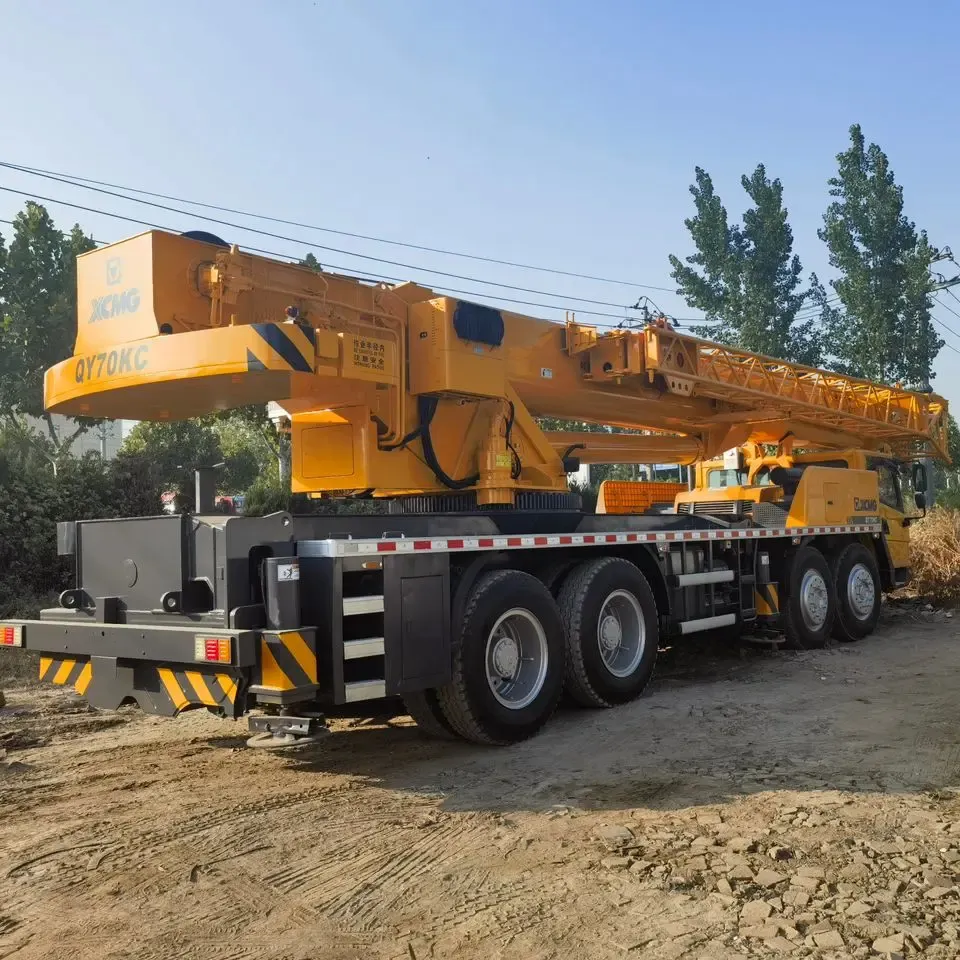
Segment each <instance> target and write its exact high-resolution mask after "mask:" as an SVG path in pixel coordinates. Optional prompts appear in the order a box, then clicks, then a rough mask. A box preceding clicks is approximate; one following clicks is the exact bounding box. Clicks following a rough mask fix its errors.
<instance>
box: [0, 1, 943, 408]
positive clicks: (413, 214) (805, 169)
mask: <svg viewBox="0 0 960 960" xmlns="http://www.w3.org/2000/svg"><path fill="white" fill-rule="evenodd" d="M908 11H909V12H908ZM958 26H960V8H956V9H951V6H950V5H948V4H942V3H941V4H936V5H935V4H933V3H914V4H913V5H911V6H910V7H909V8H908V7H907V6H906V5H905V4H902V3H893V2H891V0H875V2H862V0H844V2H841V3H838V2H836V0H834V2H832V3H826V2H823V0H808V2H806V3H804V4H785V3H784V4H771V3H769V2H765V3H760V2H754V0H732V2H729V3H717V2H715V0H714V2H706V0H696V2H674V3H668V2H640V0H638V2H634V3H626V2H594V3H590V4H588V3H585V2H581V3H575V2H571V0H554V2H546V0H536V2H534V0H513V2H508V0H483V2H475V3H470V4H468V3H449V2H448V3H442V2H439V0H437V2H432V0H431V2H427V0H380V2H374V0H316V2H311V0H282V2H281V0H278V2H274V3H270V4H268V3H266V2H262V3H255V2H244V0H237V2H234V3H232V4H229V5H227V6H224V5H219V4H212V3H186V2H169V3H166V4H163V5H158V4H156V3H147V2H142V0H138V2H125V3H119V2H115V0H109V2H107V0H101V2H98V3H97V4H95V5H94V4H75V3H68V2H65V0H47V2H45V3H43V4H42V5H37V4H33V5H30V4H24V3H21V2H17V0H0V63H2V64H3V65H4V76H5V81H6V83H5V89H4V95H3V100H2V104H3V105H2V108H0V160H4V161H12V162H16V163H22V164H27V165H31V166H37V167H45V168H49V169H53V170H60V171H65V172H68V173H72V174H78V175H81V176H87V177H91V178H96V179H102V180H109V181H114V182H117V183H122V184H128V185H130V186H135V187H143V188H146V189H152V190H157V191H161V192H164V193H170V194H174V195H178V196H183V197H187V198H192V199H197V200H203V201H206V202H209V203H216V204H224V205H227V206H232V207H237V208H241V209H245V210H252V211H256V212H264V213H268V214H273V215H276V216H280V217H286V218H290V219H294V220H299V221H303V222H306V223H311V224H319V225H322V226H328V227H332V228H336V229H341V230H347V231H352V232H357V233H364V234H370V235H375V236H378V237H386V238H391V239H395V240H401V241H407V242H411V243H416V244H425V245H429V246H436V247H442V248H446V249H452V250H457V251H465V252H471V253H476V254H480V255H485V256H490V257H495V258H500V259H507V260H518V261H523V262H525V263H533V264H541V265H544V266H549V267H555V268H559V269H563V270H569V271H574V272H577V273H585V274H593V275H599V276H604V277H611V278H616V279H622V280H628V281H630V282H631V283H632V284H648V285H651V286H652V287H666V288H668V291H667V292H664V291H662V290H653V289H647V288H645V287H641V286H630V285H625V286H616V285H610V284H603V283H598V282H593V281H588V280H581V279H574V278H569V277H561V276H554V275H550V274H543V273H535V272H530V271H523V270H516V269H512V268H509V267H503V266H497V265H493V264H488V263H479V262H475V261H470V260H462V259H457V258H452V257H443V256H439V255H431V254H426V253H423V252H419V251H414V250H405V249H403V248H399V247H389V246H384V245H381V244H376V243H372V242H367V241H358V240H351V239H346V238H343V237H335V236H332V235H324V234H322V233H311V232H309V231H306V230H303V229H294V228H283V227H277V226H275V225H274V226H271V225H265V224H260V226H262V227H264V228H265V229H268V230H274V231H275V232H279V233H289V234H290V235H291V236H297V237H302V238H303V239H304V240H311V241H313V242H316V243H320V244H327V245H330V246H335V247H342V248H345V249H349V250H350V251H353V252H356V253H361V254H368V255H371V256H379V257H384V258H387V259H390V260H397V261H402V262H403V263H404V264H407V265H409V266H405V267H399V266H387V265H379V266H378V265H377V264H375V263H371V262H369V261H364V260H361V259H357V258H356V257H351V256H347V255H345V254H334V253H332V252H329V251H327V252H325V251H322V250H314V252H315V253H316V255H317V256H318V258H319V259H320V261H321V262H322V263H326V264H333V265H336V266H338V267H347V268H353V269H361V270H367V271H373V272H379V273H381V274H384V275H387V276H392V277H404V278H406V277H409V278H416V279H419V280H421V281H423V282H425V283H427V284H431V285H433V286H434V287H436V288H438V289H439V288H441V287H444V286H447V287H459V288H461V289H467V290H472V291H476V292H478V293H480V292H483V293H485V294H487V295H488V296H487V299H488V300H492V299H493V298H494V297H495V296H496V294H497V288H494V287H491V286H487V285H485V284H482V283H480V282H479V281H481V280H487V281H499V282H502V283H511V284H515V285H519V286H524V287H532V288H536V289H538V290H542V291H546V292H547V293H549V296H545V295H532V294H523V293H514V294H512V295H513V296H516V297H519V298H526V299H530V300H535V301H541V302H550V303H561V302H564V298H565V297H571V296H577V297H585V298H591V299H597V300H603V301H610V302H611V303H614V304H624V305H626V304H631V303H633V302H635V301H636V300H637V298H638V297H639V296H641V295H642V294H644V293H646V294H649V295H650V296H651V297H652V298H653V300H654V301H655V302H656V303H657V304H659V305H660V306H661V307H662V308H663V309H665V310H666V311H667V312H669V313H673V314H674V315H678V316H681V317H686V316H690V315H691V311H690V310H689V308H687V307H686V306H685V305H684V304H683V302H682V301H681V300H680V299H679V298H677V297H676V296H675V295H674V294H673V293H671V292H669V288H672V283H671V281H670V279H669V266H668V263H667V256H668V254H670V253H676V254H679V255H684V254H686V253H688V252H690V251H689V246H690V245H689V240H688V236H687V233H686V230H685V228H684V225H683V219H684V217H686V216H688V215H689V214H690V213H691V209H692V203H691V198H690V196H689V193H688V187H689V184H690V183H691V181H692V178H693V168H694V166H695V165H697V164H699V165H701V166H704V167H705V168H706V169H707V170H708V171H710V172H711V174H712V175H713V177H714V180H715V183H716V185H717V188H718V190H719V191H720V193H721V195H722V196H723V198H724V200H725V203H726V205H727V208H728V211H729V212H730V213H731V215H732V216H739V214H740V212H741V211H742V209H743V206H744V202H743V201H744V195H743V193H742V191H741V190H740V187H739V177H740V174H742V173H745V172H749V171H751V170H752V169H753V167H754V166H755V165H756V164H757V163H758V162H763V163H765V164H766V166H767V170H768V172H769V174H770V175H772V176H777V177H780V179H781V180H782V181H783V183H784V189H785V195H786V202H787V204H788V207H789V209H790V214H791V222H792V225H793V228H794V233H795V236H796V250H797V252H798V253H799V254H800V256H801V259H802V260H803V263H804V267H805V268H806V269H807V270H808V271H809V270H810V269H814V270H816V271H818V272H819V273H820V274H821V276H823V275H824V274H827V275H828V274H829V271H828V268H827V265H826V256H825V250H824V248H823V245H822V244H821V243H820V241H819V240H818V239H817V237H816V229H817V227H818V225H819V224H820V218H821V216H822V212H823V209H824V207H825V205H826V203H827V199H828V198H827V186H826V181H827V179H828V177H829V176H830V175H831V174H832V172H833V170H834V166H835V154H836V153H837V152H838V151H840V150H842V149H844V147H845V146H846V144H847V130H848V127H849V126H850V124H851V123H853V122H859V123H861V124H862V125H863V127H864V132H865V134H866V136H867V137H868V139H870V140H875V141H877V142H878V143H879V144H880V145H881V146H882V147H883V148H884V149H885V150H886V151H887V153H888V155H889V156H890V159H891V163H892V165H893V168H894V171H895V173H896V175H897V177H898V180H899V181H900V183H902V184H903V186H904V189H905V194H906V203H907V213H908V215H909V216H910V217H911V218H913V219H914V220H916V222H917V224H918V226H920V227H923V228H925V229H927V231H928V232H929V234H930V237H931V240H932V242H933V243H935V244H937V245H952V246H953V247H954V248H955V249H956V250H957V252H958V258H960V190H958V183H960V174H958V171H960V162H958V160H960V157H958V152H960V151H958V135H957V133H956V123H955V122H954V120H953V115H954V113H955V108H956V103H957V97H958V96H960V87H958V84H957V79H958V70H957V68H956V66H955V65H954V64H955V62H956V61H955V46H956V39H955V38H956V31H957V28H958ZM0 186H6V187H13V188H16V189H21V190H26V191H30V192H35V193H37V194H42V195H44V196H48V197H54V198H60V199H64V200H70V201H72V202H76V203H82V204H86V205H89V206H92V207H98V208H101V209H106V210H110V211H113V212H119V213H125V214H127V215H129V216H133V217H141V218H144V219H147V220H154V221H155V222H157V223H160V224H163V225H168V226H171V227H174V228H178V229H186V228H188V227H206V228H207V229H214V230H215V231H216V232H218V233H220V234H221V235H222V236H224V237H225V238H226V239H228V240H232V241H236V242H239V243H240V244H241V245H243V244H247V245H249V246H259V247H264V248H268V249H271V250H275V251H277V252H278V253H286V254H290V255H296V256H299V255H301V254H302V253H303V252H305V250H306V249H307V247H306V246H305V245H304V244H299V243H292V242H288V241H283V240H278V239H270V238H265V237H262V236H260V237H258V236H257V235H255V234H252V233H248V232H244V231H242V230H238V229H234V228H228V227H215V226H211V225H210V224H207V223H205V222H204V221H203V220H202V219H200V218H199V217H194V218H188V217H183V216H178V215H175V214H172V213H165V212H162V211H151V210H149V209H147V208H143V207H138V206H137V205H135V204H131V203H127V202H124V201H121V200H117V199H115V198H111V197H102V196H97V195H96V194H92V193H87V192H86V191H81V190H78V189H75V188H73V187H69V186H65V185H62V184H56V183H48V182H44V181H41V180H37V179H35V178H31V177H28V176H25V175H22V174H16V173H11V172H9V171H5V170H0ZM23 199H24V198H22V197H18V196H14V195H11V194H6V193H3V192H2V191H0V218H2V219H10V218H11V217H12V216H13V214H14V213H15V212H16V210H17V209H18V208H19V207H20V206H21V205H22V203H23ZM49 207H50V210H51V212H52V213H53V214H54V216H55V218H56V219H57V221H58V222H59V223H62V224H63V226H65V227H66V226H69V225H70V223H72V222H73V221H74V220H79V221H80V223H81V224H82V225H83V226H84V228H85V229H87V230H88V231H90V232H92V233H93V234H94V236H96V237H97V238H98V239H105V240H112V239H119V238H120V237H122V236H124V235H126V234H129V233H133V232H136V231H137V229H138V228H137V227H136V226H135V225H133V224H125V223H122V222H119V221H116V220H111V219H108V218H105V217H102V216H98V215H95V214H89V213H80V212H77V211H71V210H68V209H65V208H63V207H60V206H57V205H56V204H49ZM228 219H229V218H228ZM254 225H257V224H254ZM8 229H9V228H7V227H6V226H5V225H3V224H0V232H4V233H6V232H7V231H8ZM948 266H949V265H948ZM427 268H434V269H437V270H446V271H449V272H453V273H458V274H464V275H467V276H469V277H471V278H474V279H472V280H460V281H455V280H452V279H450V278H441V277H437V276H435V275H431V274H429V273H427V272H426V270H427ZM500 293H501V295H509V294H508V293H507V292H505V291H503V290H500ZM958 293H960V287H958ZM478 299H479V298H478ZM942 299H943V300H944V302H945V303H946V304H947V305H949V306H952V307H953V308H955V309H956V310H957V311H958V312H960V303H958V302H956V301H954V300H951V299H950V298H949V297H946V296H944V297H943V298H942ZM504 305H506V304H504ZM584 306H585V305H584ZM516 309H518V310H526V311H527V312H531V313H535V314H540V315H544V316H551V317H556V316H558V315H559V316H562V314H557V313H556V312H551V311H548V310H543V309H537V308H533V307H526V308H525V307H517V308H516ZM594 309H596V310H598V311H604V312H606V311H610V312H614V313H622V311H620V310H618V309H617V308H609V307H603V306H595V307H594ZM935 315H936V316H937V317H938V318H939V319H940V320H942V321H943V322H945V323H946V324H948V325H949V326H951V327H953V328H954V329H956V330H957V331H958V334H960V319H958V318H957V317H955V316H953V315H952V314H950V313H949V312H948V311H947V309H946V308H945V307H938V308H937V309H936V311H935ZM582 318H583V319H584V320H587V319H589V318H588V317H587V316H586V315H582ZM939 329H940V330H941V332H943V329H942V328H939ZM946 337H947V340H948V341H949V342H951V343H952V344H953V345H954V346H955V347H956V348H957V349H958V350H960V337H954V336H951V335H950V334H946ZM936 369H937V374H938V376H937V378H936V380H935V382H934V387H935V388H936V389H938V390H939V391H940V392H942V393H944V394H945V395H946V396H947V398H948V399H950V400H951V401H953V403H954V405H955V406H956V407H957V408H958V409H960V353H955V352H953V351H951V350H950V349H949V348H945V349H944V350H943V351H942V353H941V356H940V358H939V360H938V362H937V367H936Z"/></svg>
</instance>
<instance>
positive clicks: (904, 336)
mask: <svg viewBox="0 0 960 960" xmlns="http://www.w3.org/2000/svg"><path fill="white" fill-rule="evenodd" d="M837 165H838V169H837V175H836V176H834V177H831V179H830V180H829V184H830V196H831V197H833V198H834V199H833V201H832V202H831V203H830V205H829V206H828V207H827V210H826V213H825V214H824V216H823V223H824V225H823V228H822V229H821V230H819V231H818V233H819V236H820V239H821V240H823V241H824V243H826V245H827V248H828V250H829V253H830V266H831V267H833V268H835V269H836V270H837V271H839V274H840V275H839V277H838V278H837V279H835V280H832V281H831V282H830V286H831V287H832V288H833V290H834V292H835V295H836V296H835V297H829V296H828V295H827V291H826V288H825V287H824V286H823V284H822V283H821V282H820V281H819V280H818V279H817V278H816V276H814V278H813V281H814V302H815V303H816V304H817V305H818V306H819V307H820V314H821V320H822V324H823V328H824V330H825V332H826V335H827V337H826V339H827V342H828V343H829V346H830V354H831V356H832V358H833V360H834V364H835V366H836V367H837V369H839V370H841V371H843V372H845V373H849V374H852V375H854V376H861V377H866V378H868V379H871V380H879V381H881V382H893V381H898V382H901V383H904V384H907V385H909V386H913V387H920V388H926V387H928V386H929V383H930V380H931V379H932V377H933V370H932V367H933V361H934V359H935V358H936V356H937V353H938V352H939V351H940V349H941V347H942V346H943V340H942V339H941V338H940V337H939V336H938V335H937V334H936V332H935V331H934V329H933V325H932V320H931V317H930V310H931V308H932V299H931V294H932V284H933V280H932V278H931V275H930V264H931V262H932V261H933V259H934V258H935V257H936V253H937V252H936V251H935V250H934V249H933V248H932V247H931V246H930V243H929V241H928V239H927V236H926V234H925V233H923V232H921V233H919V234H918V233H917V229H916V225H915V224H914V223H913V222H912V221H911V220H909V219H907V217H906V216H905V215H904V213H903V188H902V187H900V186H899V185H898V184H897V182H896V179H895V177H894V174H893V171H892V170H891V169H890V163H889V160H888V159H887V155H886V154H885V153H884V152H883V151H882V150H881V149H880V147H879V146H877V144H875V143H871V144H870V145H869V147H868V146H867V145H866V141H865V138H864V136H863V131H862V130H861V129H860V126H859V125H858V124H855V125H854V126H852V127H851V128H850V146H849V147H848V148H847V149H846V150H845V151H843V152H842V153H840V154H838V155H837Z"/></svg>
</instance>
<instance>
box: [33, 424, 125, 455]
mask: <svg viewBox="0 0 960 960" xmlns="http://www.w3.org/2000/svg"><path fill="white" fill-rule="evenodd" d="M27 423H29V424H30V426H31V427H32V428H33V429H34V430H35V431H36V432H37V433H39V434H42V435H43V436H45V437H48V436H49V435H50V432H49V430H48V429H47V423H46V421H45V420H41V419H39V418H34V417H27ZM122 424H123V421H122V420H104V422H103V423H100V424H97V425H96V426H94V427H91V428H90V429H89V430H85V431H84V432H83V433H81V434H80V436H79V437H77V439H76V440H74V441H73V443H72V444H71V445H70V453H71V455H72V456H74V457H82V456H83V455H84V454H86V453H99V454H100V456H101V457H103V458H104V459H105V460H112V459H113V458H114V457H115V456H116V455H117V451H119V449H120V445H121V444H122V443H123V436H122V428H121V425H122ZM53 429H54V430H55V431H56V434H57V437H58V438H59V439H60V440H65V439H66V438H67V437H69V436H70V435H71V434H72V433H73V432H74V431H75V430H76V429H77V425H76V423H75V422H74V421H73V420H70V419H69V418H68V417H62V416H60V415H59V414H56V413H55V414H53Z"/></svg>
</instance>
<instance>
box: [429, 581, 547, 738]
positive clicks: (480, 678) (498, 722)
mask: <svg viewBox="0 0 960 960" xmlns="http://www.w3.org/2000/svg"><path fill="white" fill-rule="evenodd" d="M514 607H518V608H522V609H524V610H527V611H528V612H529V613H531V614H533V616H534V617H535V618H536V619H537V620H538V621H539V622H540V625H541V626H542V627H543V631H544V634H545V637H546V644H547V669H546V676H545V677H544V681H543V685H542V687H541V688H540V692H539V694H538V695H537V697H536V699H534V701H533V702H532V703H530V704H528V705H527V706H526V707H523V708H522V709H518V710H514V709H511V708H509V707H505V706H503V704H501V703H500V702H499V701H498V700H497V699H496V698H495V697H494V695H493V691H492V690H491V689H490V686H489V684H488V683H487V676H486V648H487V639H488V637H489V635H490V631H491V630H492V629H493V626H494V624H495V623H496V621H497V620H498V619H499V617H500V616H501V615H502V614H503V613H505V612H506V611H507V610H510V609H512V608H514ZM563 667H564V644H563V624H562V623H561V622H560V611H559V610H558V609H557V604H556V601H555V600H554V599H553V597H552V596H551V595H550V591H549V590H548V589H547V588H546V587H545V586H544V585H543V584H542V583H541V582H540V581H539V580H538V579H537V578H536V577H533V576H531V575H530V574H529V573H523V572H522V571H520V570H492V571H490V572H489V573H485V574H482V575H481V576H480V577H479V578H478V579H477V582H476V583H475V584H474V585H473V589H472V591H471V593H470V597H469V598H468V600H467V603H466V606H465V607H464V611H463V619H462V621H461V623H460V629H459V637H458V638H457V642H456V643H455V647H454V656H453V680H452V681H451V682H450V683H448V684H447V685H446V686H443V687H441V688H439V689H438V690H437V700H438V702H439V704H440V708H441V709H442V710H443V714H444V716H445V717H446V719H447V722H448V723H449V725H450V728H451V729H452V730H454V731H455V732H456V733H458V734H459V735H460V736H461V737H463V738H464V739H466V740H471V741H473V742H474V743H484V744H495V745H505V744H509V743H517V742H519V741H521V740H526V739H527V738H528V737H532V736H533V735H534V734H535V733H537V731H538V730H540V728H541V727H542V726H543V725H544V724H545V723H546V722H547V721H548V720H549V719H550V717H551V716H552V714H553V712H554V710H556V708H557V704H558V703H559V701H560V694H561V692H562V690H563Z"/></svg>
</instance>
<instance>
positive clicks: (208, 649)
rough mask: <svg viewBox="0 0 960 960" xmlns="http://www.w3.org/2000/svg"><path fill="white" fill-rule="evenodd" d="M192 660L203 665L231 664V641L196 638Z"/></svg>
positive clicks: (228, 639) (223, 638)
mask: <svg viewBox="0 0 960 960" xmlns="http://www.w3.org/2000/svg"><path fill="white" fill-rule="evenodd" d="M193 659H194V660H201V661H203V662H205V663H232V662H233V641H232V640H231V638H230V637H196V638H195V639H194V641H193Z"/></svg>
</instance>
